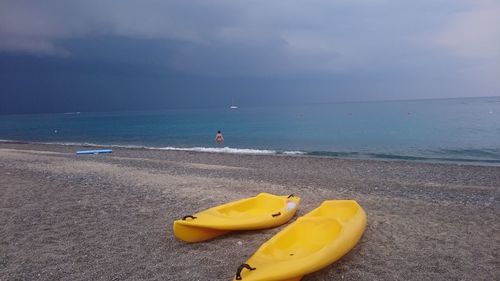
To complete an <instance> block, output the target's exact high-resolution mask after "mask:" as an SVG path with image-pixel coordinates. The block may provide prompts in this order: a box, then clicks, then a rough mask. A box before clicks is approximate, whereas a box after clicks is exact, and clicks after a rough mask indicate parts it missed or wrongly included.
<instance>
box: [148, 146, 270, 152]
mask: <svg viewBox="0 0 500 281" xmlns="http://www.w3.org/2000/svg"><path fill="white" fill-rule="evenodd" d="M157 149H161V150H176V151H197V152H212V153H234V154H276V153H277V152H276V151H275V150H266V149H249V148H231V147H189V148H181V147H171V146H167V147H161V148H157Z"/></svg>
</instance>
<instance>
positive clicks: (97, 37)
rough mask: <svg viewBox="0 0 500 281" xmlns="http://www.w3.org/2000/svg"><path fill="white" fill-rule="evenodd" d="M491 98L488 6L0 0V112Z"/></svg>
mask: <svg viewBox="0 0 500 281" xmlns="http://www.w3.org/2000/svg"><path fill="white" fill-rule="evenodd" d="M499 95H500V1H498V0H420V1H401V0H308V1H305V0H304V1H298V0H286V1H282V0H275V1H268V0H266V1H264V0H248V1H235V0H192V1H186V0H179V1H160V0H150V1H145V0H143V1H128V0H85V1H83V0H82V1H68V0H59V1H55V0H45V1H23V0H2V1H0V114H13V113H42V112H70V111H115V110H142V109H167V108H199V107H223V106H228V105H229V104H231V103H232V101H234V102H235V103H236V104H238V105H239V106H259V105H280V104H283V105H287V104H301V103H323V102H339V101H364V100H370V101H372V100H394V99H396V100H397V99H421V98H453V97H480V96H499Z"/></svg>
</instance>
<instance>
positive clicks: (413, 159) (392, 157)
mask: <svg viewBox="0 0 500 281" xmlns="http://www.w3.org/2000/svg"><path fill="white" fill-rule="evenodd" d="M2 143H6V144H9V143H10V144H27V145H37V144H39V145H56V146H66V147H75V149H76V147H79V148H96V147H100V148H103V147H106V148H118V149H133V150H134V149H137V150H159V151H184V152H195V153H214V154H219V153H221V154H233V155H267V156H292V157H313V158H327V159H341V160H360V161H388V162H399V161H402V162H410V163H423V164H443V165H467V166H486V167H500V160H496V159H462V158H435V157H423V156H404V155H398V154H380V153H359V152H329V151H313V152H307V151H299V150H295V151H294V150H290V151H286V150H283V151H280V150H273V149H253V148H231V147H171V146H167V147H154V146H144V145H124V144H97V143H75V142H38V141H22V140H6V139H0V144H2ZM354 155H356V156H357V157H356V156H354Z"/></svg>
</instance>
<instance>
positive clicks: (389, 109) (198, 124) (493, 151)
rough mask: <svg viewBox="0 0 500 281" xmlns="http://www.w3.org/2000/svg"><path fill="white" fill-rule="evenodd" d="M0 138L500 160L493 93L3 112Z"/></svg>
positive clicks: (499, 115)
mask: <svg viewBox="0 0 500 281" xmlns="http://www.w3.org/2000/svg"><path fill="white" fill-rule="evenodd" d="M217 130H221V131H222V133H223V134H224V137H225V143H224V146H223V147H220V146H217V145H216V144H215V143H214V141H213V140H214V136H215V133H216V131H217ZM0 139H3V140H20V141H35V142H57V143H78V144H84V143H87V144H97V145H101V146H106V145H123V146H140V147H151V148H163V149H187V150H203V151H214V152H234V153H289V154H310V155H323V156H333V157H348V158H382V159H404V160H427V161H456V162H468V163H489V164H500V97H490V98H470V99H445V100H417V101H389V102H353V103H332V104H320V105H302V106H281V107H252V108H245V107H244V106H241V107H240V108H239V109H236V110H231V109H229V108H216V109H191V110H165V111H141V112H108V113H86V112H82V113H80V114H76V113H73V114H62V113H61V114H44V115H7V116H0Z"/></svg>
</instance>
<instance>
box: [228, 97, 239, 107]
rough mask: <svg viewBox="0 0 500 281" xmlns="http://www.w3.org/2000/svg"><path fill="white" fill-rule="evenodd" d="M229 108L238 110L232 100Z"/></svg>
mask: <svg viewBox="0 0 500 281" xmlns="http://www.w3.org/2000/svg"><path fill="white" fill-rule="evenodd" d="M229 108H231V109H238V106H236V105H234V99H232V101H231V106H230V107H229Z"/></svg>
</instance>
